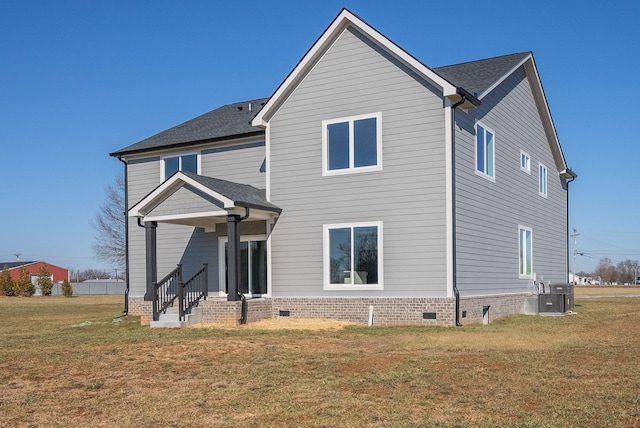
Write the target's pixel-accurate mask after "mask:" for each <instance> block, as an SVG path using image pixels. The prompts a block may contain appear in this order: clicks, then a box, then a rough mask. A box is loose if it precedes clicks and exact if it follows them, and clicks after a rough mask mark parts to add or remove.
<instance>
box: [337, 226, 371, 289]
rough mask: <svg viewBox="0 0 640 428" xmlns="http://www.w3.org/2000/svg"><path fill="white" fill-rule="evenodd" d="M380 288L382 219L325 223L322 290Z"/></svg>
mask: <svg viewBox="0 0 640 428" xmlns="http://www.w3.org/2000/svg"><path fill="white" fill-rule="evenodd" d="M382 288H383V285H382V222H373V223H359V224H331V225H324V289H325V290H382Z"/></svg>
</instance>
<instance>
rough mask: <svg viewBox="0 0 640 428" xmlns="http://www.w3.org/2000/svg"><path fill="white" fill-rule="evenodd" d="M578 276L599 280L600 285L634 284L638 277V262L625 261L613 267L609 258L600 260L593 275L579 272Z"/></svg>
mask: <svg viewBox="0 0 640 428" xmlns="http://www.w3.org/2000/svg"><path fill="white" fill-rule="evenodd" d="M579 275H580V276H590V277H592V278H593V279H599V280H600V282H601V283H602V284H613V283H616V284H635V283H636V280H637V277H638V275H640V262H638V261H637V260H630V259H627V260H625V261H623V262H620V263H618V264H617V265H614V264H613V262H612V261H611V259H610V258H608V257H605V258H602V259H600V261H599V262H598V265H597V266H596V270H595V271H593V273H586V272H580V273H579Z"/></svg>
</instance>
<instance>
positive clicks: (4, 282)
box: [0, 268, 13, 296]
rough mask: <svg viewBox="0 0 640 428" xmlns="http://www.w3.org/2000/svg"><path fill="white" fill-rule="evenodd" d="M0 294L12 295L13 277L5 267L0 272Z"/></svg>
mask: <svg viewBox="0 0 640 428" xmlns="http://www.w3.org/2000/svg"><path fill="white" fill-rule="evenodd" d="M0 295H3V296H13V279H11V274H10V273H9V271H8V270H7V269H6V268H5V269H4V270H3V271H2V272H0Z"/></svg>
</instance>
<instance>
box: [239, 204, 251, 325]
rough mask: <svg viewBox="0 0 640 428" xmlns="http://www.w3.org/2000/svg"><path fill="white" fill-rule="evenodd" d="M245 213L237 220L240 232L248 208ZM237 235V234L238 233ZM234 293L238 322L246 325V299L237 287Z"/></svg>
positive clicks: (247, 213)
mask: <svg viewBox="0 0 640 428" xmlns="http://www.w3.org/2000/svg"><path fill="white" fill-rule="evenodd" d="M244 209H245V212H244V216H243V217H240V218H239V219H238V230H240V229H239V228H240V222H242V220H246V219H248V218H249V208H248V207H244ZM238 233H239V232H238ZM236 292H237V293H238V295H239V296H240V301H241V302H242V303H241V306H240V319H239V320H238V322H239V323H240V324H246V323H247V298H246V296H245V295H244V294H242V293H241V292H240V287H239V286H238V287H237V288H236Z"/></svg>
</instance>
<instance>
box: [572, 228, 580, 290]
mask: <svg viewBox="0 0 640 428" xmlns="http://www.w3.org/2000/svg"><path fill="white" fill-rule="evenodd" d="M571 236H572V237H573V285H576V282H577V281H576V256H577V255H578V247H577V245H578V236H580V234H579V233H578V231H577V230H576V229H573V235H571Z"/></svg>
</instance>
